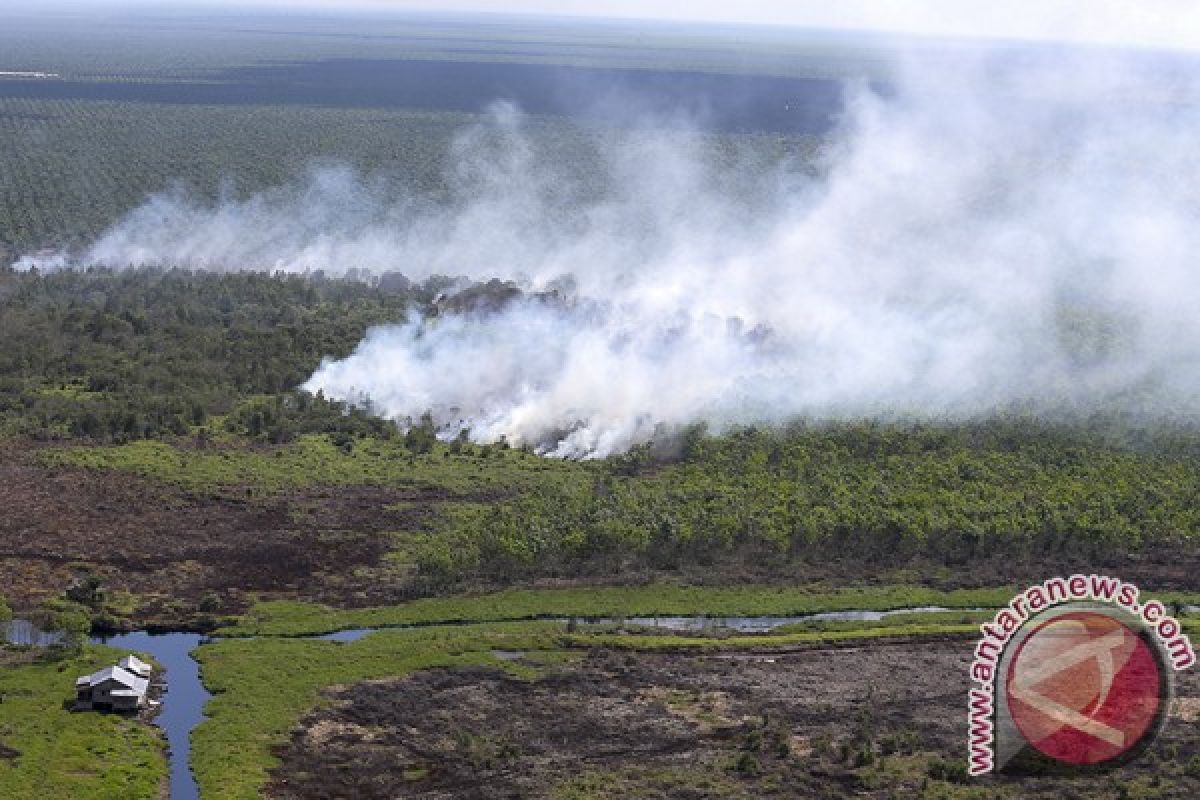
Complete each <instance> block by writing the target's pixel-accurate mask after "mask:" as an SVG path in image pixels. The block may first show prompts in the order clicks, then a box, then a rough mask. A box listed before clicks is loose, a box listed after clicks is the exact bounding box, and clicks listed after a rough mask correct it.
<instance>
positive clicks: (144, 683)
mask: <svg viewBox="0 0 1200 800" xmlns="http://www.w3.org/2000/svg"><path fill="white" fill-rule="evenodd" d="M131 658H132V657H131ZM122 660H123V661H125V660H127V659H122ZM134 660H135V661H137V663H138V664H139V665H141V666H143V667H145V666H148V665H147V664H146V663H145V662H143V661H138V660H137V659H134ZM149 688H150V681H149V680H148V679H147V678H142V677H139V676H137V675H135V674H133V673H132V672H130V671H129V670H127V669H125V668H123V667H105V668H104V669H102V670H99V671H97V672H93V673H92V674H91V675H80V676H79V678H78V679H77V680H76V681H75V696H76V698H77V700H78V703H77V707H78V708H98V709H103V710H107V711H136V710H138V709H139V708H141V707H142V706H144V705H145V704H146V690H147V689H149Z"/></svg>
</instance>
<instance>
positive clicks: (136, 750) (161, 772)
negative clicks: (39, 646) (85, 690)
mask: <svg viewBox="0 0 1200 800" xmlns="http://www.w3.org/2000/svg"><path fill="white" fill-rule="evenodd" d="M122 654H123V651H118V650H113V649H111V648H108V647H98V646H89V647H87V648H86V649H85V651H84V653H83V654H82V655H81V656H79V657H77V658H71V659H68V660H65V661H60V662H49V663H22V661H23V654H22V653H21V652H19V651H16V650H8V651H3V650H0V664H3V665H4V667H3V669H0V696H2V700H0V744H3V745H6V746H7V747H10V748H14V749H16V750H18V751H19V752H20V755H19V756H17V758H16V759H15V760H9V759H5V758H0V797H3V798H5V800H44V799H45V798H70V800H92V799H93V798H94V799H95V800H101V799H102V798H103V799H104V800H139V799H140V798H146V799H147V800H153V799H154V798H158V797H159V796H160V791H161V788H162V784H163V781H165V779H166V776H167V761H166V756H165V752H164V742H163V740H162V738H161V735H160V733H159V731H158V729H157V728H154V727H152V726H149V725H146V724H143V723H140V722H138V721H137V720H134V719H129V718H126V717H123V716H119V715H115V714H100V713H95V712H87V713H72V712H70V711H67V710H66V709H65V708H64V707H63V702H64V701H66V700H70V699H73V698H74V695H75V686H74V684H75V678H76V677H78V676H79V675H81V674H84V673H87V672H92V671H94V670H96V669H99V668H101V667H103V666H106V665H109V664H112V663H113V662H114V661H116V659H118V658H119V657H120V656H121V655H122Z"/></svg>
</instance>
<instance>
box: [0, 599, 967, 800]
mask: <svg viewBox="0 0 1200 800" xmlns="http://www.w3.org/2000/svg"><path fill="white" fill-rule="evenodd" d="M950 610H961V611H969V610H971V609H947V608H943V607H941V606H922V607H916V608H900V609H895V610H893V611H866V610H848V611H828V612H823V613H818V614H801V615H797V616H790V617H704V616H662V617H627V618H625V619H623V620H616V619H610V618H587V617H579V618H577V619H578V620H580V621H584V622H588V623H599V624H606V623H615V622H621V623H623V624H628V625H638V626H642V627H652V628H661V629H663V630H671V631H680V632H696V631H703V630H710V629H714V628H725V629H729V630H733V631H737V632H738V633H748V634H753V633H760V634H761V633H769V632H771V631H773V630H775V629H776V628H779V627H780V626H783V625H791V624H794V623H800V622H817V621H835V622H836V621H857V622H861V621H867V622H873V621H878V620H881V619H884V618H885V617H889V616H892V615H894V614H911V613H915V612H923V611H950ZM556 621H558V622H564V623H565V622H568V621H569V620H568V619H567V618H565V617H564V618H560V619H558V620H556ZM397 627H412V626H397ZM388 629H394V627H393V628H356V629H351V630H343V631H337V632H335V633H327V634H323V635H320V636H311V637H303V638H311V639H325V640H329V641H335V642H343V643H345V642H354V641H357V640H359V639H361V638H363V637H364V636H367V635H368V634H371V633H374V632H376V631H379V630H388ZM4 634H5V637H4V638H5V639H6V640H7V641H9V642H11V643H13V644H23V645H48V644H53V643H54V641H55V640H56V638H55V635H54V634H53V633H47V632H44V631H41V630H39V629H38V628H37V626H36V625H34V624H33V623H31V622H29V621H28V620H19V619H16V620H12V621H11V622H10V623H8V625H7V626H5V628H4ZM91 641H92V642H93V643H94V644H104V645H108V646H109V647H116V648H119V649H122V650H131V651H135V652H138V653H147V654H149V655H150V656H152V657H153V658H154V659H155V660H156V661H158V663H159V664H161V665H162V666H163V667H164V668H165V669H166V676H167V688H168V691H167V692H166V694H165V695H164V697H163V705H162V711H161V712H160V713H159V714H158V715H157V716H156V717H155V720H154V722H155V724H156V725H158V726H159V727H160V728H162V729H163V731H164V733H165V734H166V737H167V745H168V748H169V750H168V758H169V761H170V781H171V784H170V797H171V800H199V797H200V790H199V787H198V786H197V784H196V777H195V775H193V774H192V768H191V760H190V755H191V733H192V730H193V729H194V728H195V727H196V726H197V725H199V724H200V723H201V722H202V721H203V720H204V706H205V703H207V702H208V699H209V698H210V697H211V696H212V695H211V694H210V693H209V692H208V690H207V689H205V688H204V684H203V683H202V682H201V680H200V665H199V664H198V663H197V662H196V660H195V658H193V657H192V651H194V650H195V649H196V648H197V647H199V646H200V645H201V644H203V643H205V642H208V641H214V638H213V637H207V636H202V635H200V634H195V633H159V634H152V633H147V632H145V631H134V632H132V633H122V634H118V635H114V636H97V637H93V638H92V640H91Z"/></svg>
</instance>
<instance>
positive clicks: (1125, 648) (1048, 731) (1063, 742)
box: [1006, 610, 1165, 765]
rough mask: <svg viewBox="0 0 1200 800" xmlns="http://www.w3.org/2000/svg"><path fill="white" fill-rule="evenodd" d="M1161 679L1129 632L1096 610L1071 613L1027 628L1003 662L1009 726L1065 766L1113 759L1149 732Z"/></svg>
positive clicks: (1150, 655)
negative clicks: (1014, 649)
mask: <svg viewBox="0 0 1200 800" xmlns="http://www.w3.org/2000/svg"><path fill="white" fill-rule="evenodd" d="M1164 682H1165V676H1164V675H1163V674H1162V669H1161V667H1160V665H1159V660H1158V658H1157V657H1156V655H1155V652H1154V651H1153V650H1152V646H1151V645H1150V644H1148V643H1147V642H1146V641H1145V640H1144V639H1143V638H1142V637H1141V636H1140V635H1138V633H1137V632H1136V631H1134V630H1133V629H1131V628H1130V627H1129V626H1127V625H1126V624H1125V623H1124V622H1122V621H1121V620H1120V619H1118V618H1116V617H1113V616H1110V615H1108V614H1105V613H1103V612H1100V611H1091V610H1088V611H1072V612H1069V613H1066V614H1062V615H1060V616H1056V617H1054V618H1053V619H1050V620H1048V621H1046V622H1043V623H1042V624H1040V625H1038V626H1037V627H1036V628H1034V629H1033V630H1032V631H1031V632H1030V634H1029V635H1028V636H1027V637H1026V638H1025V640H1024V641H1023V642H1021V644H1020V646H1019V647H1018V649H1017V651H1016V652H1015V654H1014V656H1013V658H1012V660H1011V661H1010V663H1009V666H1008V674H1007V682H1006V693H1007V696H1008V706H1009V712H1010V714H1011V716H1012V720H1013V723H1014V724H1015V725H1016V726H1017V729H1018V730H1019V731H1020V732H1021V735H1022V736H1023V737H1025V740H1026V741H1028V742H1029V743H1030V744H1031V745H1032V746H1033V747H1035V748H1036V749H1037V750H1039V751H1041V752H1042V753H1044V754H1046V755H1047V756H1050V757H1051V758H1054V759H1056V760H1058V761H1062V762H1065V763H1067V764H1077V765H1091V764H1100V763H1103V762H1105V761H1110V760H1112V759H1115V758H1118V757H1120V756H1122V755H1124V754H1125V753H1128V752H1129V751H1130V750H1132V749H1133V748H1134V747H1136V746H1137V745H1138V744H1139V743H1140V742H1141V741H1142V740H1143V739H1144V738H1146V737H1147V736H1148V735H1151V734H1153V733H1154V729H1155V726H1154V723H1155V721H1156V720H1157V719H1158V718H1159V716H1160V711H1161V710H1162V705H1163V690H1164Z"/></svg>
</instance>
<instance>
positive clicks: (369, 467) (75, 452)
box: [43, 434, 588, 494]
mask: <svg viewBox="0 0 1200 800" xmlns="http://www.w3.org/2000/svg"><path fill="white" fill-rule="evenodd" d="M43 460H44V461H45V463H48V464H62V465H73V466H82V467H91V468H96V469H116V470H126V471H129V472H134V473H137V474H138V475H141V476H143V477H146V478H150V479H153V480H157V481H162V482H165V483H171V484H175V485H179V486H183V487H185V488H188V489H192V490H204V489H212V488H218V487H222V486H251V487H254V488H255V489H258V490H261V491H265V492H278V491H283V490H286V489H294V488H300V487H306V486H317V485H329V486H363V485H373V486H431V487H436V488H439V489H444V490H446V491H450V492H461V493H464V494H465V493H469V492H472V491H478V490H481V489H494V488H497V487H513V486H518V485H521V484H524V483H529V482H531V481H532V480H534V479H537V480H539V481H543V482H546V481H548V482H550V483H554V482H556V481H557V480H559V479H562V478H563V477H564V476H569V475H578V474H581V473H583V472H585V471H586V470H588V466H587V465H583V464H569V463H567V462H554V461H547V460H546V459H543V458H538V457H537V456H533V455H530V454H528V453H523V452H521V451H520V450H502V449H498V448H497V449H493V450H492V451H491V455H490V456H488V457H483V456H479V455H474V454H473V455H459V456H455V455H451V454H450V452H449V449H448V447H447V446H446V445H442V444H438V445H436V446H435V448H434V451H433V453H431V454H428V455H419V456H417V455H413V454H411V453H410V452H409V450H408V449H406V448H405V446H404V444H403V442H402V441H399V440H392V441H389V440H383V439H363V440H360V441H359V442H357V443H356V445H355V446H354V447H353V449H352V450H351V451H350V452H346V451H345V450H343V449H341V448H339V447H337V446H335V445H334V444H333V443H332V442H331V441H330V440H329V437H327V436H323V435H319V434H312V435H306V436H301V437H300V438H299V439H298V440H297V441H296V442H295V443H293V444H290V445H284V446H280V447H273V448H267V447H263V448H257V449H252V448H241V447H239V448H222V449H214V450H207V451H196V450H184V449H181V448H178V447H175V446H173V445H171V444H168V443H166V442H161V441H149V440H143V441H136V442H130V443H128V444H123V445H114V446H104V447H79V448H65V449H56V450H49V451H47V452H46V453H45V454H44V455H43Z"/></svg>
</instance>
